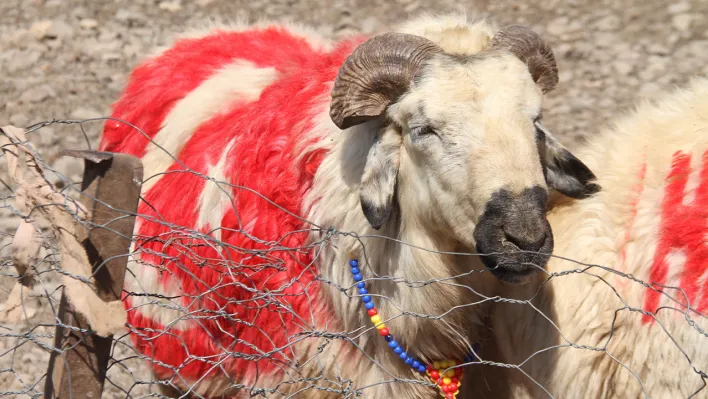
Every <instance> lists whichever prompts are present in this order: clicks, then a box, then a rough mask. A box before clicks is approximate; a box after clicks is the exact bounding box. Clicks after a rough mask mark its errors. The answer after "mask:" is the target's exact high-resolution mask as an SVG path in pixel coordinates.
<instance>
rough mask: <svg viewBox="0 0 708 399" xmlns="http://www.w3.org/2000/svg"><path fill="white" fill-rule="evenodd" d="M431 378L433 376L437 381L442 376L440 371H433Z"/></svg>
mask: <svg viewBox="0 0 708 399" xmlns="http://www.w3.org/2000/svg"><path fill="white" fill-rule="evenodd" d="M430 378H432V379H433V380H434V381H437V380H438V378H440V372H438V371H437V370H433V371H431V372H430Z"/></svg>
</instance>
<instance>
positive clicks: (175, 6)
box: [158, 0, 182, 12]
mask: <svg viewBox="0 0 708 399" xmlns="http://www.w3.org/2000/svg"><path fill="white" fill-rule="evenodd" d="M158 7H160V10H165V11H169V12H178V11H181V10H182V4H181V3H180V2H179V1H174V0H173V1H162V2H160V4H159V5H158Z"/></svg>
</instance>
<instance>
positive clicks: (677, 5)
mask: <svg viewBox="0 0 708 399" xmlns="http://www.w3.org/2000/svg"><path fill="white" fill-rule="evenodd" d="M690 10H691V3H689V2H687V1H679V2H674V3H673V4H670V5H669V7H668V11H669V14H680V13H685V12H687V11H690Z"/></svg>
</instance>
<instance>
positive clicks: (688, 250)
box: [642, 151, 708, 323]
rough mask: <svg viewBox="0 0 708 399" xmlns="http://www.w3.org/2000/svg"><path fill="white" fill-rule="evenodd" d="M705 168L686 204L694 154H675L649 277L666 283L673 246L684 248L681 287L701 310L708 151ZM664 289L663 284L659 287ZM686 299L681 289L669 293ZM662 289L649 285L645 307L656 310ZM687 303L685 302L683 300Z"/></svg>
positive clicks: (707, 260) (707, 251)
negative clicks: (699, 299)
mask: <svg viewBox="0 0 708 399" xmlns="http://www.w3.org/2000/svg"><path fill="white" fill-rule="evenodd" d="M702 164H703V165H702V170H701V173H700V176H699V186H698V188H697V191H696V197H695V201H694V203H692V204H690V205H683V203H682V202H683V198H684V191H685V189H686V183H687V182H688V178H689V175H690V173H691V155H690V154H684V153H682V152H680V151H679V152H676V153H675V154H674V157H673V163H672V166H671V172H670V173H669V175H668V177H667V178H666V180H667V182H668V183H667V185H666V188H665V190H664V199H663V202H662V206H661V223H660V232H659V237H658V240H659V241H658V245H657V248H656V252H655V254H654V263H653V264H652V266H651V273H650V279H651V280H650V281H651V283H652V284H654V283H656V284H665V283H666V276H667V273H668V264H667V261H666V256H667V255H668V254H669V253H670V252H671V250H676V249H680V250H683V252H684V254H685V255H686V262H685V264H684V267H683V270H682V271H681V274H680V275H681V280H680V288H681V289H683V290H684V293H685V294H686V298H687V299H688V301H690V303H691V306H692V307H693V309H695V310H698V311H702V310H704V309H705V307H706V300H705V297H704V298H703V300H702V301H701V303H700V304H696V303H694V302H695V299H696V296H697V294H698V291H699V290H705V287H704V288H701V287H700V286H699V284H698V283H699V279H700V278H701V276H703V274H704V273H705V272H706V269H708V246H707V245H706V233H707V232H708V152H706V153H704V154H703V158H702ZM659 288H660V289H661V287H659ZM670 294H671V295H672V296H674V297H675V299H676V300H678V302H679V303H683V301H684V297H683V295H681V294H680V293H676V294H674V293H673V292H671V293H670ZM660 296H661V293H659V292H657V291H654V290H652V289H649V290H648V291H647V295H646V298H645V302H644V309H645V310H646V311H649V312H656V309H657V307H658V306H659V303H660ZM684 304H685V303H684ZM642 320H643V321H644V322H645V323H650V322H652V321H653V320H654V319H653V318H652V317H651V316H647V315H644V316H643V319H642Z"/></svg>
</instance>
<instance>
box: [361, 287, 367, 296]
mask: <svg viewBox="0 0 708 399" xmlns="http://www.w3.org/2000/svg"><path fill="white" fill-rule="evenodd" d="M368 293H369V290H367V289H366V288H359V295H366V294H368Z"/></svg>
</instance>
